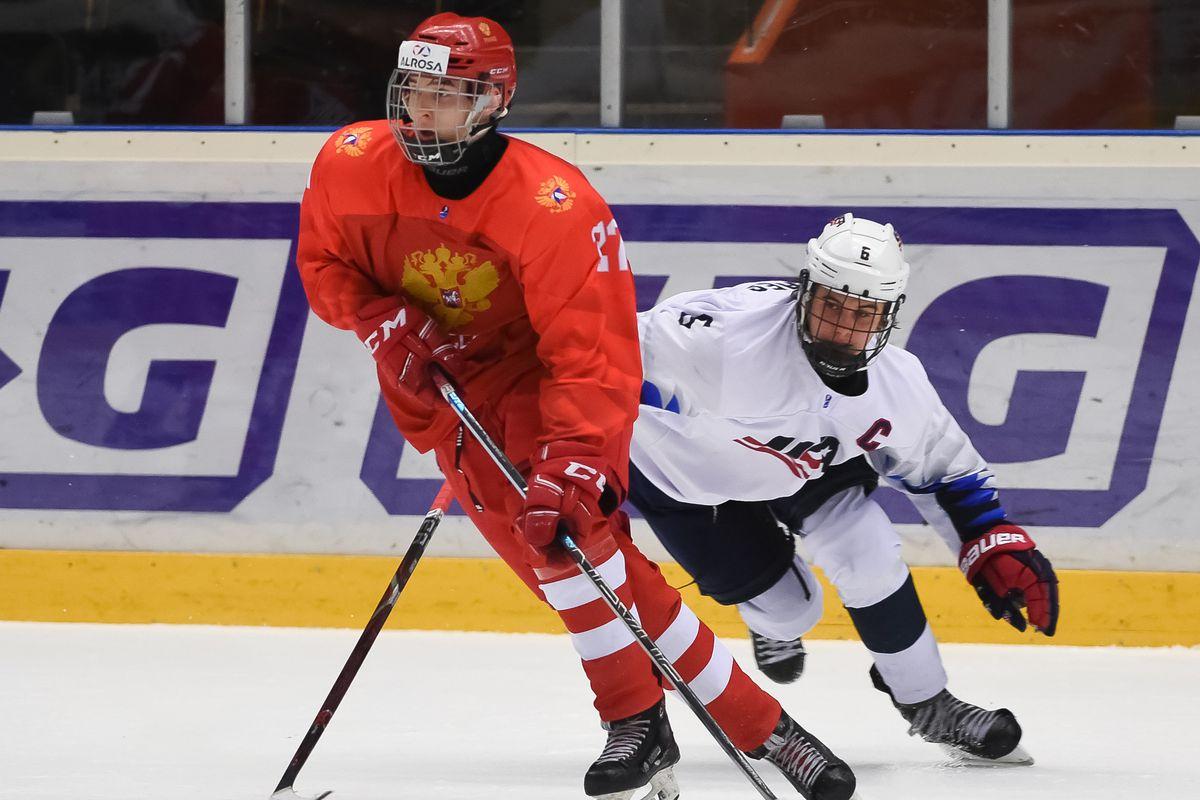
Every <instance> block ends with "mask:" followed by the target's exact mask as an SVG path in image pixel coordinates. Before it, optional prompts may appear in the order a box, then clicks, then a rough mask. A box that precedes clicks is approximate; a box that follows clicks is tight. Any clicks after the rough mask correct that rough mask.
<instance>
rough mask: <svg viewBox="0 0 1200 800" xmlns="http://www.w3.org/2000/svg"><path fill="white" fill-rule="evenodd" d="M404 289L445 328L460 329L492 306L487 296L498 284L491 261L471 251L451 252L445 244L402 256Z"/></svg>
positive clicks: (497, 277) (497, 276)
mask: <svg viewBox="0 0 1200 800" xmlns="http://www.w3.org/2000/svg"><path fill="white" fill-rule="evenodd" d="M402 283H403V286H404V290H405V291H406V292H408V293H409V294H410V295H412V296H413V297H415V298H416V299H417V301H418V302H420V303H421V305H422V306H423V307H425V308H426V309H428V310H429V312H430V313H431V314H432V315H433V316H434V318H436V319H437V321H438V322H440V323H442V325H443V326H444V327H446V328H450V329H453V328H460V327H462V326H463V325H466V324H467V323H468V322H470V321H471V320H473V319H475V315H476V314H477V313H479V312H480V311H486V310H487V309H489V308H491V306H492V301H490V300H488V295H490V294H491V293H492V292H494V291H495V290H496V287H497V286H499V285H500V273H499V272H497V270H496V267H495V266H494V265H493V264H492V262H491V261H484V262H483V263H482V264H480V263H479V257H478V256H476V255H475V254H474V253H454V252H451V251H450V248H448V247H446V245H444V244H443V245H439V246H438V247H435V248H433V249H432V250H415V251H413V252H411V253H409V254H408V255H407V256H405V257H404V278H403V281H402Z"/></svg>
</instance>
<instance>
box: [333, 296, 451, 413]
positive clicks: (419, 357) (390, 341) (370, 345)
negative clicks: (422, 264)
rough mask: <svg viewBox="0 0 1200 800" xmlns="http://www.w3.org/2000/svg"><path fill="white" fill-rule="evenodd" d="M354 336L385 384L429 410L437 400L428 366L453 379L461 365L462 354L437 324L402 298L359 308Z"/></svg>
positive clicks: (384, 299)
mask: <svg viewBox="0 0 1200 800" xmlns="http://www.w3.org/2000/svg"><path fill="white" fill-rule="evenodd" d="M354 332H355V333H357V334H358V338H359V340H360V341H361V342H362V343H363V345H365V346H366V348H367V349H368V350H370V351H371V355H372V356H374V357H375V361H376V362H378V364H379V367H380V369H381V370H382V372H383V375H384V377H385V379H386V380H388V381H389V382H390V383H391V384H392V385H393V386H396V387H397V388H399V389H400V391H402V392H404V393H405V394H407V395H410V396H412V397H415V398H416V399H418V400H420V401H421V402H423V403H425V404H426V405H429V406H433V405H434V404H435V403H436V402H437V399H438V395H437V390H436V389H434V386H433V381H432V380H431V379H430V377H429V365H430V364H438V365H440V366H441V367H443V368H444V369H445V370H446V371H447V372H448V373H449V374H450V376H451V377H453V375H454V372H455V370H456V369H457V368H458V366H459V364H460V360H461V351H460V350H459V349H458V347H457V346H456V345H455V344H454V343H453V342H451V340H450V339H449V338H448V337H447V336H446V335H445V334H444V333H442V331H441V329H440V328H438V326H437V323H436V322H435V321H434V320H432V319H430V318H429V316H428V315H427V314H426V313H425V312H424V311H422V310H421V309H420V308H418V307H417V306H415V305H413V304H412V303H408V302H406V301H405V300H404V299H403V298H401V297H384V298H380V299H379V300H376V301H374V302H371V303H368V304H367V305H365V306H363V307H362V308H360V309H359V311H358V323H357V324H356V325H355V326H354Z"/></svg>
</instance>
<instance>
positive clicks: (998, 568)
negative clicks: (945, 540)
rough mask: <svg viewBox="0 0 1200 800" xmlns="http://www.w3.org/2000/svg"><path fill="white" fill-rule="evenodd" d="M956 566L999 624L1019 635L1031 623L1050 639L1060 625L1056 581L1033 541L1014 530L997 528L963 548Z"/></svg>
mask: <svg viewBox="0 0 1200 800" xmlns="http://www.w3.org/2000/svg"><path fill="white" fill-rule="evenodd" d="M958 567H959V569H961V570H962V572H963V574H964V575H966V576H967V580H968V581H970V582H971V584H972V585H973V586H974V587H975V592H976V593H977V594H978V595H979V599H980V600H982V601H983V605H984V607H985V608H987V610H988V611H989V612H991V614H992V616H993V617H995V618H996V619H1005V620H1007V621H1008V623H1009V624H1010V625H1012V626H1013V627H1014V628H1016V629H1017V630H1019V631H1024V630H1025V626H1026V623H1025V617H1023V616H1022V615H1021V609H1022V608H1025V609H1026V613H1027V614H1028V615H1029V624H1031V625H1033V627H1034V628H1035V629H1037V630H1039V631H1041V632H1042V633H1044V634H1046V635H1047V636H1053V635H1054V630H1055V628H1056V627H1057V626H1058V576H1057V575H1055V574H1054V568H1053V567H1051V566H1050V562H1049V560H1047V559H1046V557H1045V556H1044V555H1042V554H1041V553H1040V552H1038V550H1037V545H1035V544H1034V543H1033V538H1032V537H1031V536H1030V535H1029V534H1028V533H1026V532H1025V530H1024V529H1023V528H1019V527H1017V526H1016V525H1009V524H1002V525H997V526H996V527H994V528H992V529H991V530H990V531H988V532H987V533H985V534H984V535H983V536H980V537H979V538H977V539H972V540H971V541H969V542H966V543H965V544H963V546H962V551H961V552H960V553H959V560H958Z"/></svg>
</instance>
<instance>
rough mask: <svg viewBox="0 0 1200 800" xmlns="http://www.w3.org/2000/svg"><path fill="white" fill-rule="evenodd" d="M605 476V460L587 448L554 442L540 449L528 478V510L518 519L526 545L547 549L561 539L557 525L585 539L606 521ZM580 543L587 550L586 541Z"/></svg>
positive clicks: (522, 510)
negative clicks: (558, 538) (594, 528)
mask: <svg viewBox="0 0 1200 800" xmlns="http://www.w3.org/2000/svg"><path fill="white" fill-rule="evenodd" d="M604 475H605V462H604V460H603V459H602V458H601V457H600V456H599V454H598V453H597V452H596V451H595V450H594V449H593V448H589V447H587V446H586V445H582V444H579V443H578V442H555V443H553V444H548V445H546V446H544V447H542V448H539V449H538V451H537V453H536V454H535V455H534V458H533V469H532V470H531V472H530V474H529V491H528V493H527V494H526V496H525V507H524V508H522V509H521V513H520V515H519V516H518V517H517V527H518V528H520V529H521V534H522V535H523V536H524V537H525V541H527V542H529V544H531V545H532V546H533V547H536V548H538V549H539V550H543V549H545V548H547V547H549V546H550V545H551V544H552V543H553V542H554V540H555V537H557V536H558V533H559V525H562V526H563V527H564V528H565V530H566V532H567V533H568V534H570V535H572V536H575V537H579V538H583V537H586V536H587V534H588V533H590V532H591V530H592V528H593V526H594V525H595V524H596V522H597V521H598V520H600V519H602V518H603V517H604V516H606V512H605V511H602V510H601V505H602V503H601V497H603V496H604V494H605V487H606V480H605V477H604ZM609 494H610V496H611V494H612V493H611V491H610V492H609ZM603 505H608V503H607V502H605V503H603ZM576 543H577V544H578V545H579V546H580V547H583V546H584V545H583V542H582V541H577V542H576Z"/></svg>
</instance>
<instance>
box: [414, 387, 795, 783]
mask: <svg viewBox="0 0 1200 800" xmlns="http://www.w3.org/2000/svg"><path fill="white" fill-rule="evenodd" d="M431 372H432V374H433V380H434V383H436V384H437V387H438V390H439V391H440V392H441V393H442V397H443V398H445V400H446V402H447V403H448V404H449V405H450V407H451V408H452V409H454V413H455V414H457V415H458V418H459V419H460V420H461V421H462V423H463V425H465V426H466V427H467V430H469V431H470V432H471V435H472V436H474V437H475V439H476V441H478V442H479V444H480V445H482V446H483V449H484V450H486V451H487V453H488V455H489V456H491V458H492V461H494V462H495V463H496V466H497V467H499V468H500V471H501V472H503V473H504V476H505V477H506V478H508V482H509V483H511V484H512V485H513V487H514V488H515V489H516V490H517V492H518V493H520V495H521V497H524V496H525V494H526V492H527V491H528V486H527V485H526V483H525V478H524V477H523V476H522V475H521V473H520V472H519V471H517V468H516V467H515V466H513V463H512V462H511V461H509V459H508V456H506V455H505V454H504V451H502V450H501V449H500V448H499V446H497V445H496V443H495V442H494V441H492V437H490V436H489V435H488V432H487V431H486V430H484V429H483V426H482V425H480V424H479V420H477V419H475V415H474V414H472V413H471V410H470V409H469V408H467V406H466V404H465V403H463V401H462V398H460V397H459V396H458V392H457V391H456V390H455V388H454V386H453V385H452V384H451V383H450V381H448V380H447V379H446V377H445V376H444V375H442V374H441V372H440V371H439V370H437V369H436V368H435V369H433V370H432V371H431ZM558 541H559V543H560V544H561V545H562V546H563V548H565V549H566V551H567V552H568V553H570V554H571V558H572V559H574V561H575V563H576V564H577V565H578V566H579V569H580V571H581V572H583V574H584V575H586V576H587V577H588V580H590V581H591V582H592V584H593V585H594V586H595V587H596V590H597V591H598V592H600V595H601V596H602V597H603V598H604V601H605V602H606V603H607V604H608V607H609V608H610V609H612V612H613V613H614V614H616V615H617V616H618V617H619V618H620V619H621V621H622V622H623V623H625V627H626V628H628V629H629V632H630V633H632V634H633V636H634V638H635V639H637V641H638V644H640V645H641V646H642V649H643V650H645V651H646V655H648V656H650V660H651V661H653V662H654V666H656V667H657V668H658V671H659V672H661V673H662V674H663V675H664V676H666V678H667V680H669V681H670V682H671V685H672V686H674V687H675V689H676V691H678V692H679V696H680V697H682V698H683V700H684V702H685V703H687V704H688V707H689V708H691V709H692V713H694V714H695V715H696V717H697V718H699V720H700V722H701V723H702V724H703V725H704V727H705V728H707V729H708V732H709V733H710V734H712V737H713V738H714V739H716V741H717V744H718V745H720V746H721V749H722V750H724V751H725V755H727V756H729V759H730V760H731V761H733V763H734V764H735V765H736V766H737V768H738V769H740V770H741V771H742V774H743V775H745V776H746V779H747V780H749V781H750V782H751V783H752V784H754V788H755V789H757V790H758V793H759V795H760V796H762V798H763V800H778V798H777V797H776V796H775V794H774V793H773V792H772V791H771V789H770V788H769V787H768V786H767V784H765V783H763V779H762V778H761V777H760V776H759V774H758V773H757V772H755V770H754V767H752V766H750V762H749V761H747V760H746V754H745V753H743V752H742V751H741V750H738V749H737V748H736V747H734V746H733V742H731V741H729V737H728V736H726V735H725V731H723V730H721V726H719V725H717V721H716V720H714V719H713V718H712V714H709V713H708V709H707V708H705V707H704V704H703V703H701V702H700V698H698V697H697V696H696V693H695V692H693V691H692V688H691V687H690V686H688V685H687V683H686V682H685V681H684V680H683V678H682V677H680V675H679V672H678V671H677V670H676V669H675V665H673V664H672V663H671V662H670V661H668V660H667V658H666V656H664V655H663V654H662V651H661V650H659V649H658V645H656V644H655V643H654V640H653V639H651V638H650V636H649V634H647V633H646V630H645V629H644V628H643V627H642V626H641V624H640V623H639V622H638V621H637V619H635V618H634V616H633V614H631V613H629V609H627V608H626V607H625V604H624V603H622V602H621V598H619V597H617V593H616V592H614V591H613V589H612V587H611V586H609V585H608V582H607V581H605V580H604V578H603V577H602V576H601V575H600V573H599V572H597V571H596V568H595V567H594V566H592V564H591V562H589V561H588V559H587V556H585V555H584V554H583V550H581V549H580V548H579V545H577V544H575V540H574V539H572V538H571V537H570V536H569V535H567V534H565V533H563V534H559V537H558Z"/></svg>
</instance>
